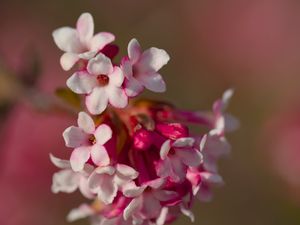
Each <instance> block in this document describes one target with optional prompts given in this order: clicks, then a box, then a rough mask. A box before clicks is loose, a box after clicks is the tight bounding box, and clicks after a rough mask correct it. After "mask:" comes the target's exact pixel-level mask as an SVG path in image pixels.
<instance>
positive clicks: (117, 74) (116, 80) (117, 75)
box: [108, 66, 124, 87]
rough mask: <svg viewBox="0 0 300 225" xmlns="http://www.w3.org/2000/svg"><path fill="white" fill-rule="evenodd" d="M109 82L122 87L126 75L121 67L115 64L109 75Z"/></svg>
mask: <svg viewBox="0 0 300 225" xmlns="http://www.w3.org/2000/svg"><path fill="white" fill-rule="evenodd" d="M108 77H109V83H110V84H113V85H114V86H117V87H121V85H122V84H123V81H124V75H123V72H122V70H121V69H120V67H118V66H115V67H114V70H113V72H112V73H110V74H109V75H108Z"/></svg>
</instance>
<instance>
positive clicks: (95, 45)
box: [90, 32, 115, 52]
mask: <svg viewBox="0 0 300 225" xmlns="http://www.w3.org/2000/svg"><path fill="white" fill-rule="evenodd" d="M114 40H115V35H113V34H112V33H108V32H100V33H98V34H96V35H95V36H94V37H93V38H92V40H91V42H90V49H91V51H95V52H98V51H100V50H101V49H103V48H104V47H105V46H106V45H107V44H109V43H111V42H113V41H114Z"/></svg>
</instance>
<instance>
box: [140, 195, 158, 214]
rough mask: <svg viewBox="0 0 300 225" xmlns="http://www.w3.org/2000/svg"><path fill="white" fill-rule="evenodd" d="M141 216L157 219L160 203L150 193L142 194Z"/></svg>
mask: <svg viewBox="0 0 300 225" xmlns="http://www.w3.org/2000/svg"><path fill="white" fill-rule="evenodd" d="M143 200H144V201H143V214H145V215H147V217H148V218H151V219H154V218H158V216H159V214H160V210H161V208H162V207H161V205H160V202H159V201H158V200H157V199H156V198H154V197H153V195H152V193H151V192H149V193H148V192H145V193H144V194H143Z"/></svg>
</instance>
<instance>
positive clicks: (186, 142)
mask: <svg viewBox="0 0 300 225" xmlns="http://www.w3.org/2000/svg"><path fill="white" fill-rule="evenodd" d="M194 143H195V139H194V138H190V137H183V138H178V139H177V140H176V141H175V142H174V143H173V144H172V146H173V147H176V148H183V147H192V146H193V145H194Z"/></svg>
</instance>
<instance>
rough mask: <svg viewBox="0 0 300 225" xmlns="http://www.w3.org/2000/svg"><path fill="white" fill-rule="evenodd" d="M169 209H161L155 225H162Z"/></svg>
mask: <svg viewBox="0 0 300 225" xmlns="http://www.w3.org/2000/svg"><path fill="white" fill-rule="evenodd" d="M168 212H169V208H168V207H163V208H162V209H161V211H160V215H159V216H158V218H157V220H156V225H164V224H165V222H166V219H167V216H168Z"/></svg>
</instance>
